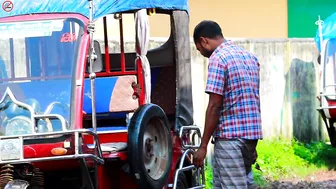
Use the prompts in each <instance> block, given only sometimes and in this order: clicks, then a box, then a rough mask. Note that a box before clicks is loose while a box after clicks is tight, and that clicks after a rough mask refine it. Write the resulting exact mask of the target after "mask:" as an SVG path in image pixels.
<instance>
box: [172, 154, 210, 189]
mask: <svg viewBox="0 0 336 189" xmlns="http://www.w3.org/2000/svg"><path fill="white" fill-rule="evenodd" d="M190 153H191V154H194V153H195V151H194V150H193V149H187V150H186V151H185V152H184V153H183V155H182V157H181V160H180V164H179V168H178V169H177V170H176V173H175V176H174V184H173V189H176V187H177V181H178V177H179V175H180V173H181V172H184V171H189V170H192V169H196V170H197V178H198V179H197V181H198V182H197V186H195V187H192V188H189V189H198V188H200V189H201V188H205V174H204V167H196V166H195V165H189V166H186V167H183V165H184V160H185V159H186V158H187V155H189V154H190ZM200 177H202V183H201V179H200Z"/></svg>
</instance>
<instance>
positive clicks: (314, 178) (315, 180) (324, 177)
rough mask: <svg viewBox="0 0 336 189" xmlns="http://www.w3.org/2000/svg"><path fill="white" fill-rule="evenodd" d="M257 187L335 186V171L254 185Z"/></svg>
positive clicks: (306, 187)
mask: <svg viewBox="0 0 336 189" xmlns="http://www.w3.org/2000/svg"><path fill="white" fill-rule="evenodd" d="M256 188H257V189H271V188H272V189H273V188H274V189H287V188H292V189H308V188H326V189H329V188H330V189H331V188H336V171H322V172H318V173H316V174H314V175H310V176H308V177H306V178H304V179H302V180H297V179H290V180H284V181H276V182H273V183H271V184H270V186H267V187H263V188H260V187H256Z"/></svg>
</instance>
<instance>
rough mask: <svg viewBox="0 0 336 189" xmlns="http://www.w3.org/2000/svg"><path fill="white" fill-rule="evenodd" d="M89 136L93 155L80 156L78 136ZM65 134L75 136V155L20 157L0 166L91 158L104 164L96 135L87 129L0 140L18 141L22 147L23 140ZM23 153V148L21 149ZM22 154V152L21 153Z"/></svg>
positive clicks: (14, 136)
mask: <svg viewBox="0 0 336 189" xmlns="http://www.w3.org/2000/svg"><path fill="white" fill-rule="evenodd" d="M80 133H82V134H89V135H92V136H93V138H94V144H95V154H80V152H79V149H80V143H79V138H80V136H79V134H80ZM66 134H74V135H75V146H74V147H75V154H74V155H65V156H57V157H41V158H28V159H23V157H21V158H20V159H19V160H8V161H2V160H0V164H2V163H23V162H36V161H49V160H64V159H77V158H92V159H94V160H95V161H97V162H98V163H104V159H103V153H102V150H101V147H100V142H99V138H98V135H97V134H96V133H94V132H92V131H90V130H88V129H80V130H68V131H58V132H52V133H36V134H26V135H12V136H0V140H6V139H20V140H21V142H22V145H23V141H24V139H26V140H27V139H28V140H29V139H34V138H37V137H43V136H44V137H45V136H53V135H66ZM22 151H23V148H22ZM22 153H23V152H22Z"/></svg>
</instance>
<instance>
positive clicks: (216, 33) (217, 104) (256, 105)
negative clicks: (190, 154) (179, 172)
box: [193, 20, 262, 189]
mask: <svg viewBox="0 0 336 189" xmlns="http://www.w3.org/2000/svg"><path fill="white" fill-rule="evenodd" d="M194 42H195V45H196V47H197V50H198V51H199V52H200V53H201V54H202V55H203V56H204V57H207V58H209V67H208V78H207V84H206V89H205V92H206V93H207V94H209V104H208V107H207V110H206V118H205V127H204V133H203V138H202V142H201V146H200V148H199V149H198V150H197V152H196V153H195V154H194V158H193V162H194V164H195V165H196V166H198V167H199V166H203V162H204V159H205V157H206V154H207V146H208V143H209V140H210V138H211V136H213V140H214V144H215V147H214V148H215V149H214V161H213V163H214V165H213V185H214V189H222V188H239V189H244V188H251V187H252V184H253V175H252V171H251V170H252V164H254V163H255V161H256V159H257V152H256V146H257V143H258V140H259V139H262V128H261V115H260V95H259V70H260V68H259V62H258V59H257V58H256V57H255V56H254V55H253V54H251V53H249V52H247V51H246V50H244V49H243V48H241V47H238V46H236V45H235V44H234V43H233V42H231V41H228V40H226V39H225V38H224V37H223V34H222V30H221V28H220V26H219V25H218V24H217V23H216V22H214V21H209V20H205V21H202V22H201V23H199V24H198V25H197V26H196V28H195V30H194Z"/></svg>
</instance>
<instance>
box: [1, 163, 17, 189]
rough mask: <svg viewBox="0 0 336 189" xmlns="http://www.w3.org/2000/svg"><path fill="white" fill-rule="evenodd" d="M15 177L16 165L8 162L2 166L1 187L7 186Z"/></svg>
mask: <svg viewBox="0 0 336 189" xmlns="http://www.w3.org/2000/svg"><path fill="white" fill-rule="evenodd" d="M13 179H14V166H13V165H10V164H6V165H4V166H2V167H1V168H0V189H3V188H5V186H6V184H7V183H8V182H9V181H12V180H13Z"/></svg>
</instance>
